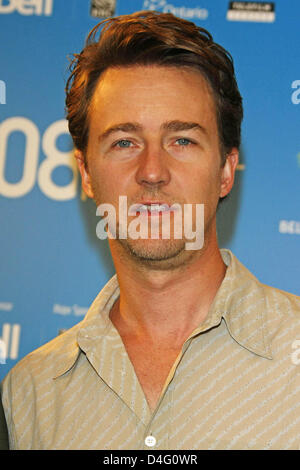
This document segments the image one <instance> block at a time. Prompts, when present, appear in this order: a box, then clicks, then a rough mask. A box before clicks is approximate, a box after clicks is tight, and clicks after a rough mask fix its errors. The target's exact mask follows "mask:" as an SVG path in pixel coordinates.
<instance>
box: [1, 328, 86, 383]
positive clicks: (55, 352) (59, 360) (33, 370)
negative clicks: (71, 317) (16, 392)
mask: <svg viewBox="0 0 300 470" xmlns="http://www.w3.org/2000/svg"><path fill="white" fill-rule="evenodd" d="M81 323H82V322H80V323H77V324H76V325H75V326H73V327H72V328H70V329H69V330H67V331H65V332H64V333H62V334H60V335H58V336H56V337H55V338H53V339H52V340H50V341H48V342H47V343H45V344H44V345H42V346H40V347H38V348H37V349H35V350H33V351H32V352H30V353H29V354H27V355H26V356H24V357H23V358H22V359H21V360H20V361H19V362H18V363H17V364H16V365H15V366H14V367H13V368H12V369H11V370H10V371H9V372H8V374H7V376H6V377H5V379H4V381H3V384H4V386H5V383H6V382H7V381H10V380H17V381H18V382H19V381H22V380H23V379H24V380H26V382H28V381H29V379H31V380H34V381H35V380H36V379H38V378H39V377H43V378H44V379H45V376H47V377H48V378H49V379H50V378H51V379H53V378H55V376H56V375H58V370H59V367H67V365H68V364H70V366H71V365H72V364H73V363H74V361H75V359H76V356H77V355H78V351H79V348H78V345H77V334H78V331H79V329H80V327H81Z"/></svg>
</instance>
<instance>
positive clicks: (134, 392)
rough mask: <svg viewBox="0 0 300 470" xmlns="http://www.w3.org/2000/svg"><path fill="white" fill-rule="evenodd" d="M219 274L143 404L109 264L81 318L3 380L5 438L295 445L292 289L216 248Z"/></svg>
mask: <svg viewBox="0 0 300 470" xmlns="http://www.w3.org/2000/svg"><path fill="white" fill-rule="evenodd" d="M221 252H222V256H223V259H224V262H225V263H226V265H227V266H228V267H227V271H226V275H225V278H224V280H223V282H222V284H221V286H220V288H219V290H218V292H217V295H216V297H215V299H214V301H213V304H212V305H211V308H210V310H209V313H208V315H207V317H206V319H205V321H204V322H203V323H202V324H200V325H199V327H198V328H197V329H195V330H194V331H193V333H192V334H191V335H190V336H189V338H187V340H186V341H185V343H184V345H183V347H182V351H181V353H180V354H179V356H178V357H177V359H176V361H175V363H174V364H173V366H172V368H171V370H170V373H169V375H168V377H167V379H166V382H165V384H164V387H163V390H162V393H161V396H160V398H159V401H158V403H157V407H156V409H155V410H154V412H151V410H150V408H149V406H148V404H147V401H146V398H145V395H144V393H143V390H142V388H141V386H140V384H139V381H138V379H137V376H136V374H135V371H134V368H133V366H132V363H131V361H130V359H129V357H128V354H127V352H126V350H125V347H124V345H123V342H122V340H121V338H120V336H119V334H118V332H117V330H116V329H115V327H114V326H113V324H112V322H111V321H110V319H109V312H110V309H111V307H112V306H113V304H114V302H115V301H116V300H117V298H118V297H119V286H118V281H117V277H116V275H115V276H114V277H113V278H112V279H111V280H110V281H109V282H108V283H107V284H106V286H105V287H104V288H103V290H102V291H101V292H100V294H99V295H98V296H97V297H96V299H95V301H94V303H93V304H92V306H91V308H90V309H89V311H88V313H87V315H86V317H85V319H84V320H83V321H82V322H80V323H79V324H77V325H76V326H75V327H73V328H71V329H70V330H69V331H67V332H66V333H64V334H63V335H60V336H58V337H57V338H55V339H54V340H52V341H51V342H50V343H48V344H46V345H45V346H42V347H41V348H39V349H37V350H36V351H34V352H33V353H31V354H29V355H28V356H26V357H25V358H24V359H22V360H21V361H20V362H19V363H18V364H17V365H16V366H15V367H14V368H13V369H12V370H11V371H10V372H9V373H8V375H7V376H6V378H5V379H4V382H3V397H2V399H3V404H4V409H5V413H6V420H7V424H8V428H9V439H10V447H11V448H12V449H108V450H117V449H127V450H132V449H133V450H140V449H147V450H152V449H155V450H159V449H162V450H163V449H164V450H166V449H167V450H168V449H171V450H178V449H183V450H187V449H189V450H193V449H299V448H300V341H299V340H300V298H299V297H297V296H294V295H292V294H288V293H286V292H283V291H280V290H277V289H274V288H271V287H268V286H265V285H263V284H261V283H260V282H258V280H257V279H256V278H255V277H254V276H253V275H252V274H251V273H250V272H249V271H248V270H247V269H246V268H245V267H244V266H243V265H242V264H241V263H240V262H239V261H238V260H237V259H236V258H235V256H234V255H233V254H232V253H231V252H230V251H229V250H222V251H221Z"/></svg>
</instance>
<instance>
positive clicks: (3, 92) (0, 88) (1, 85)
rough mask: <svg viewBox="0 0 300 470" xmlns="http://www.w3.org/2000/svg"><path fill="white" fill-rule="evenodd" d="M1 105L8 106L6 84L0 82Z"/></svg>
mask: <svg viewBox="0 0 300 470" xmlns="http://www.w3.org/2000/svg"><path fill="white" fill-rule="evenodd" d="M0 104H6V84H5V82H4V81H3V80H0Z"/></svg>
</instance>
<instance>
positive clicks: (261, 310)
mask: <svg viewBox="0 0 300 470" xmlns="http://www.w3.org/2000/svg"><path fill="white" fill-rule="evenodd" d="M221 255H222V258H223V261H224V263H225V264H226V265H227V271H226V275H225V277H224V280H223V282H222V284H221V287H220V289H219V291H218V293H217V295H216V297H215V299H214V302H213V305H212V306H211V310H212V311H213V312H214V314H215V315H217V316H222V317H223V318H224V320H225V322H226V326H227V329H228V331H229V333H230V335H231V336H232V337H233V339H235V340H236V341H237V342H238V343H239V344H240V345H241V346H243V347H245V348H246V349H248V350H249V351H251V352H253V353H255V354H257V355H259V356H262V357H265V358H267V359H272V351H271V341H270V338H269V334H268V329H267V320H268V319H267V310H268V307H267V300H266V294H265V286H264V285H263V284H261V283H260V282H259V281H258V280H257V279H256V277H255V276H254V275H253V274H252V273H251V272H250V271H248V269H247V268H245V266H243V264H242V263H240V262H239V261H238V259H237V258H236V257H235V256H234V254H233V253H232V252H231V251H230V250H224V249H222V250H221Z"/></svg>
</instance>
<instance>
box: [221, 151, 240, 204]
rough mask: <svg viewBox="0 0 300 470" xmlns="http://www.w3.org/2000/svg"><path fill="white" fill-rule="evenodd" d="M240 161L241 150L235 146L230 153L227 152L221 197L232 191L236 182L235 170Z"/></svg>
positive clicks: (223, 169)
mask: <svg viewBox="0 0 300 470" xmlns="http://www.w3.org/2000/svg"><path fill="white" fill-rule="evenodd" d="M238 162H239V151H238V149H237V148H235V147H234V148H232V149H231V151H230V153H228V154H227V157H226V161H225V164H224V166H223V167H222V170H221V171H222V173H221V187H220V197H225V196H227V194H229V193H230V191H231V189H232V186H233V183H234V176H235V170H236V167H237V165H238Z"/></svg>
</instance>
